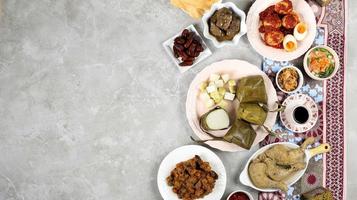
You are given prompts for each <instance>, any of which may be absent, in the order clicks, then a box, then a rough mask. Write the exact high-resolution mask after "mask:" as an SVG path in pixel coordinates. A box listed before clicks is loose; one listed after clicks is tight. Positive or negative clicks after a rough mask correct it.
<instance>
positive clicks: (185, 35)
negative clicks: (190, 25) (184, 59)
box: [181, 29, 190, 37]
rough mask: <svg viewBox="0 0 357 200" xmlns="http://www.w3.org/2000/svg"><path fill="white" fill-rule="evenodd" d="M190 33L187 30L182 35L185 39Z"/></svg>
mask: <svg viewBox="0 0 357 200" xmlns="http://www.w3.org/2000/svg"><path fill="white" fill-rule="evenodd" d="M189 33H190V31H189V30H187V29H185V30H183V31H182V33H181V35H182V36H183V37H187V35H188V34H189Z"/></svg>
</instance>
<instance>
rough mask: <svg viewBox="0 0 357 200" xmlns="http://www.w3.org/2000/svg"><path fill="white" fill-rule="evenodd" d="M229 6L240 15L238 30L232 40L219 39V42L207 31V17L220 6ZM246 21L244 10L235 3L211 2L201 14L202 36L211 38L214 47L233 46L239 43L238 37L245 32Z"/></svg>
mask: <svg viewBox="0 0 357 200" xmlns="http://www.w3.org/2000/svg"><path fill="white" fill-rule="evenodd" d="M223 7H225V8H231V9H232V11H233V12H234V13H235V14H237V15H238V16H239V17H240V31H239V33H238V34H236V35H235V36H234V37H233V39H232V40H230V41H221V42H219V41H218V40H217V39H216V38H215V37H214V36H213V35H211V33H210V32H209V25H208V19H209V18H210V17H211V16H212V15H213V14H214V12H215V11H217V10H218V9H220V8H223ZM245 21H246V14H245V12H244V11H243V10H242V9H240V8H238V7H237V5H235V4H234V3H232V2H225V3H221V2H217V3H215V4H213V5H212V6H211V8H210V10H208V11H207V12H205V14H204V15H203V16H202V23H203V36H204V37H205V38H207V39H209V40H211V41H212V42H213V44H214V46H215V47H217V48H221V47H224V46H235V45H237V44H238V43H239V40H240V38H241V37H242V36H243V35H245V34H246V33H247V25H246V23H245Z"/></svg>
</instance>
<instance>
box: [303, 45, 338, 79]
mask: <svg viewBox="0 0 357 200" xmlns="http://www.w3.org/2000/svg"><path fill="white" fill-rule="evenodd" d="M317 48H324V49H326V50H327V51H329V52H330V53H331V54H332V56H333V58H334V60H335V69H334V70H333V72H332V74H331V75H330V76H328V77H326V78H320V77H317V76H315V75H314V74H313V73H311V71H310V69H309V66H308V63H307V58H308V57H309V54H310V53H311V51H313V50H314V49H317ZM339 68H340V59H339V57H338V55H337V53H336V51H335V50H333V49H332V48H330V47H328V46H326V45H319V46H315V47H313V48H311V49H310V50H309V51H308V52H307V53H306V54H305V57H304V69H305V72H306V73H307V75H309V76H310V77H311V78H312V79H315V80H318V81H323V80H327V79H330V78H332V77H333V76H335V75H336V73H337V71H338V69H339Z"/></svg>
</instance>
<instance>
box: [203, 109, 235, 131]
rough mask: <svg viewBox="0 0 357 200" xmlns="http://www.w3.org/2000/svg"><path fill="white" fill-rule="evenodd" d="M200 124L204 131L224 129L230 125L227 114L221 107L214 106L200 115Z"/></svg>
mask: <svg viewBox="0 0 357 200" xmlns="http://www.w3.org/2000/svg"><path fill="white" fill-rule="evenodd" d="M200 126H201V128H202V129H203V130H205V131H216V130H223V129H226V128H228V127H229V126H230V119H229V115H228V113H227V111H226V110H224V109H223V108H220V107H217V108H214V109H212V110H210V111H208V112H207V113H206V114H204V115H202V116H201V118H200Z"/></svg>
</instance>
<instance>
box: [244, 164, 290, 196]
mask: <svg viewBox="0 0 357 200" xmlns="http://www.w3.org/2000/svg"><path fill="white" fill-rule="evenodd" d="M267 168H268V166H267V164H265V163H262V162H252V163H251V164H250V165H249V168H248V173H249V177H250V179H251V180H252V182H253V184H254V185H255V186H256V187H258V188H276V189H280V190H282V191H287V190H288V187H287V185H286V184H285V183H284V182H282V181H274V180H272V179H270V178H269V177H268V175H267V174H266V170H267Z"/></svg>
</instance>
